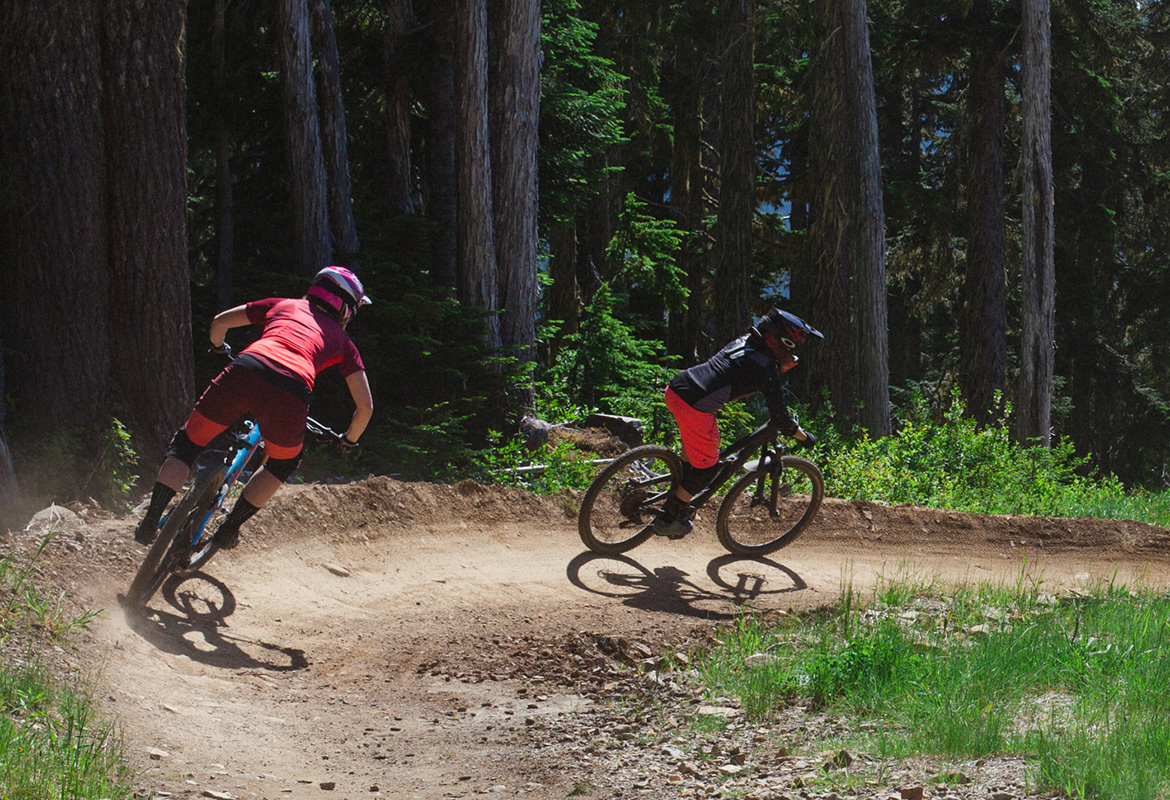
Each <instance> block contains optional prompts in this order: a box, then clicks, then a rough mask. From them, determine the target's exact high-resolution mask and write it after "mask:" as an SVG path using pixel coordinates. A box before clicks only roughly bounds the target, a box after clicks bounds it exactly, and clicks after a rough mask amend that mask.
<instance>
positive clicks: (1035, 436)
mask: <svg viewBox="0 0 1170 800" xmlns="http://www.w3.org/2000/svg"><path fill="white" fill-rule="evenodd" d="M1023 61H1024V64H1023V79H1024V88H1023V92H1022V93H1021V102H1022V106H1023V115H1024V137H1023V150H1024V152H1023V171H1024V196H1023V228H1024V237H1023V238H1024V252H1023V295H1022V296H1023V315H1022V320H1021V327H1022V328H1023V331H1022V337H1021V338H1022V342H1021V346H1020V377H1019V386H1018V389H1017V393H1016V413H1017V415H1018V419H1017V427H1016V435H1017V436H1018V438H1019V440H1020V441H1021V442H1034V443H1037V444H1041V445H1044V446H1048V445H1049V444H1051V442H1052V385H1053V373H1054V365H1055V350H1056V332H1055V325H1056V278H1055V274H1054V258H1053V243H1054V233H1055V224H1054V216H1053V186H1052V122H1051V107H1052V103H1051V88H1050V85H1051V72H1052V68H1051V44H1050V40H1049V6H1048V0H1024V59H1023Z"/></svg>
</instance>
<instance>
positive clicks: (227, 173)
mask: <svg viewBox="0 0 1170 800" xmlns="http://www.w3.org/2000/svg"><path fill="white" fill-rule="evenodd" d="M226 6H227V0H215V23H214V25H215V28H214V30H213V32H212V37H211V38H212V48H213V49H214V51H215V87H216V95H217V96H218V97H219V98H223V97H226V92H227V24H226V18H225V12H226ZM215 139H216V148H215V219H216V224H215V237H216V241H217V244H218V248H217V249H218V257H217V267H216V289H217V293H216V306H217V308H218V309H219V310H220V311H222V310H224V309H227V308H231V307H232V283H233V281H234V275H233V273H234V272H235V249H236V235H235V231H236V217H235V209H234V208H233V205H234V200H233V196H232V164H231V156H232V139H231V131H230V130H229V129H228V124H227V114H226V113H225V112H224V109H223V108H222V107H217V108H216V110H215Z"/></svg>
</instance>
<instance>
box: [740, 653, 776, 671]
mask: <svg viewBox="0 0 1170 800" xmlns="http://www.w3.org/2000/svg"><path fill="white" fill-rule="evenodd" d="M778 660H779V659H777V658H776V656H774V655H771V654H770V653H752V654H751V655H750V656H748V657H747V658H745V659H744V660H743V665H744V666H745V667H747V668H748V669H762V668H764V667H768V666H771V665H772V664H775V663H776V662H777V661H778Z"/></svg>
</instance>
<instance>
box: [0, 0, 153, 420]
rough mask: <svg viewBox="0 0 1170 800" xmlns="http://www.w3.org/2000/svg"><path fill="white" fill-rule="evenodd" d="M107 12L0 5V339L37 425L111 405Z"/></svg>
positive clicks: (17, 412)
mask: <svg viewBox="0 0 1170 800" xmlns="http://www.w3.org/2000/svg"><path fill="white" fill-rule="evenodd" d="M102 19H103V6H102V4H101V3H98V2H96V0H91V1H90V2H79V1H78V0H48V2H36V3H34V2H31V1H30V0H22V2H9V3H7V4H6V5H4V6H0V30H3V31H4V34H3V35H0V65H3V66H2V68H0V129H3V131H4V135H3V136H0V172H2V173H3V174H5V176H6V183H7V189H6V191H7V193H8V195H9V197H8V198H7V199H6V200H5V201H4V203H5V206H7V208H6V209H5V213H2V214H0V251H2V252H3V253H4V259H5V261H6V263H7V264H8V265H9V266H7V267H6V268H4V269H0V326H2V333H0V338H2V339H3V341H4V343H5V346H6V347H7V350H6V354H5V366H6V369H7V376H8V380H7V390H8V393H9V395H8V397H9V399H10V400H11V402H12V409H13V411H14V416H13V419H16V418H19V421H20V425H21V426H22V427H28V428H29V429H38V428H39V429H42V430H46V431H47V430H61V429H65V428H70V427H73V426H84V425H91V424H95V423H98V422H100V421H101V418H102V416H103V415H105V414H107V413H108V410H109V407H110V396H109V391H108V389H109V383H108V380H109V372H110V355H109V349H108V348H109V340H108V337H107V334H106V296H107V293H106V287H107V282H108V280H109V276H108V274H107V272H106V254H107V251H108V249H109V247H108V240H107V227H106V212H105V201H106V198H107V196H108V194H109V192H108V190H107V184H106V172H105V167H104V150H103V142H104V131H103V128H102V118H101V96H100V95H101V90H102V75H101V63H100V57H101V43H100V31H101V24H102ZM18 211H19V213H16V212H18ZM14 265H19V269H17V268H15V266H14ZM151 385H154V382H153V381H152V382H151Z"/></svg>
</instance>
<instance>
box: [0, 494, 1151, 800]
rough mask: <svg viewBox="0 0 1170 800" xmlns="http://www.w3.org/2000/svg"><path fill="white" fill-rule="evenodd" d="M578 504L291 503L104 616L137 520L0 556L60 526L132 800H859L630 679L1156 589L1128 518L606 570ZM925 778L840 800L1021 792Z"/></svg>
mask: <svg viewBox="0 0 1170 800" xmlns="http://www.w3.org/2000/svg"><path fill="white" fill-rule="evenodd" d="M575 510H576V506H575V499H574V498H573V497H572V496H570V495H565V496H563V497H553V498H542V497H535V496H532V495H529V494H526V493H524V492H520V491H516V490H504V489H497V488H491V489H488V488H484V487H480V486H477V485H475V484H471V483H465V484H460V485H458V486H436V485H431V484H416V483H401V482H397V481H393V480H389V479H381V478H378V479H370V480H367V481H361V482H358V483H353V484H347V485H338V486H301V487H289V488H288V489H286V490H284V491H283V492H282V493H281V494H280V495H278V496H277V498H276V499H275V500H274V501H273V503H272V504H270V506H269V507H268V508H266V509H265V510H264V511H263V512H262V513H261V514H260V515H259V516H258V517H257V518H256V519H255V520H254V521H253V522H252V523H251V524H250V526H249V527H248V528H246V529H245V538H244V541H243V542H242V544H241V545H240V547H239V548H238V549H236V550H235V551H232V552H229V553H221V554H220V555H218V556H217V557H216V559H215V560H214V561H213V562H212V563H211V564H210V565H209V567H208V568H207V570H206V572H205V573H204V574H200V575H198V576H196V577H194V578H191V579H189V580H187V581H184V582H183V583H181V584H179V585H177V586H170V587H168V588H167V590H166V591H165V592H164V593H163V594H162V595H161V596H160V597H158V598H156V599H155V600H154V601H153V602H152V603H151V609H152V611H151V613H150V614H149V615H148V616H147V617H146V618H143V619H128V618H127V617H126V616H125V615H124V614H123V613H122V611H121V609H120V606H119V604H118V594H119V593H120V592H122V591H124V590H125V587H126V586H127V585H128V583H129V580H130V578H131V576H132V573H133V569H134V568H135V566H136V564H137V560H138V558H139V557H140V555H141V552H142V551H141V550H140V549H139V548H138V547H137V546H136V545H135V544H134V543H133V542H132V540H131V536H132V530H133V524H134V521H135V520H134V519H132V518H125V519H115V518H107V517H106V516H104V515H102V514H101V513H100V512H96V511H87V512H85V513H84V514H83V515H82V516H78V515H75V514H73V513H71V512H68V511H63V510H60V509H57V510H55V511H52V512H51V513H50V512H43V513H42V514H41V515H38V517H37V518H36V519H34V521H33V522H32V523H31V524H30V526H29V528H28V529H27V530H23V531H16V532H10V533H9V534H8V536H7V540H6V543H5V551H12V550H28V549H30V548H32V547H34V546H35V545H36V544H37V543H38V542H39V541H40V540H41V538H42V536H43V533H44V532H45V531H46V530H47V529H48V528H49V527H52V528H53V529H54V530H55V531H56V532H57V534H56V536H55V538H54V539H53V541H52V542H51V543H50V545H49V547H48V548H47V550H46V553H45V555H44V556H42V559H43V561H42V564H43V566H42V572H43V580H45V581H47V582H48V583H49V584H50V585H54V586H59V587H60V588H61V589H62V590H63V591H64V592H65V593H66V596H67V598H68V600H69V602H70V603H72V604H74V607H75V608H103V609H105V611H104V614H103V617H102V619H101V620H100V621H99V622H98V623H97V624H95V625H94V626H93V627H92V629H91V630H89V631H88V632H85V633H83V634H82V635H81V636H80V638H78V639H77V640H76V643H75V644H74V645H72V646H71V649H67V650H63V651H60V652H58V653H57V657H58V658H60V659H61V661H62V663H68V664H76V665H79V666H80V667H81V668H82V669H84V670H85V672H86V673H87V674H90V675H92V676H94V678H95V680H96V681H97V682H98V685H99V686H100V687H101V689H100V693H99V696H101V697H102V698H103V700H104V705H105V710H106V711H107V712H109V713H111V714H113V715H116V718H117V719H118V721H119V723H120V724H121V726H122V729H123V730H124V732H125V735H126V740H127V743H128V745H129V750H130V754H131V757H132V758H133V759H134V761H135V763H136V764H138V765H140V766H141V768H142V776H141V781H140V784H141V786H142V787H143V789H144V790H151V791H155V792H158V793H159V796H171V797H176V798H196V797H213V798H214V797H219V798H241V799H244V798H248V799H253V800H258V799H259V798H265V799H266V800H276V798H297V799H299V798H329V800H342V799H343V798H351V799H356V798H377V797H383V798H425V799H427V800H430V799H431V798H436V799H437V798H454V797H470V796H473V795H477V794H481V793H486V794H490V795H495V796H500V797H521V796H523V797H532V798H563V797H566V796H570V795H572V796H579V797H593V798H608V797H676V796H682V797H686V796H690V797H705V796H715V793H717V792H720V791H723V790H734V791H735V792H737V793H739V794H740V795H741V796H749V797H759V798H765V797H768V798H771V797H777V798H778V797H785V796H789V795H787V794H785V792H786V791H791V796H792V797H797V796H809V797H826V798H828V797H831V796H832V793H835V792H837V791H841V792H842V795H839V796H848V795H845V794H844V791H843V790H841V789H839V788H838V789H834V787H833V786H832V785H831V781H830V782H828V783H826V782H825V780H824V772H823V770H821V768H820V767H819V763H818V762H817V760H816V759H815V758H812V759H811V760H801V759H800V758H794V757H790V758H786V757H784V755H783V752H782V751H783V750H784V749H785V748H787V749H790V750H791V751H792V752H796V753H799V752H800V751H801V742H802V741H807V736H808V731H809V730H810V729H817V730H821V729H832V726H833V724H834V722H833V721H832V720H823V719H812V718H809V719H803V718H802V719H799V720H794V719H793V718H788V719H780V720H777V721H775V723H774V724H773V725H770V726H767V728H766V729H763V728H761V727H760V726H756V725H749V724H747V723H746V722H745V721H743V720H739V719H738V718H737V717H736V712H735V710H734V709H733V708H730V707H726V706H720V707H719V708H716V709H714V710H712V709H711V708H705V709H703V710H702V711H701V712H700V708H701V707H702V706H703V705H704V704H706V705H710V700H709V699H703V698H701V697H697V696H695V695H694V693H693V690H692V689H690V688H688V687H687V686H686V685H685V681H680V680H676V678H677V677H679V676H677V675H670V674H659V673H656V672H651V673H650V674H649V676H648V677H647V676H642V677H638V675H637V674H636V672H635V671H633V670H628V669H625V668H624V665H625V664H628V663H630V662H637V663H639V664H641V665H643V666H644V667H646V668H648V669H652V668H653V667H654V666H656V664H657V662H658V660H659V658H660V656H661V655H662V654H663V653H665V652H682V653H684V654H685V653H687V652H688V651H691V650H693V649H694V648H697V647H701V646H703V644H705V643H706V642H708V641H710V639H711V637H712V635H713V632H714V631H715V630H716V628H717V626H719V625H721V624H728V622H729V621H730V620H733V619H734V616H735V614H736V613H737V611H738V610H741V609H743V608H752V609H756V610H758V611H760V612H764V613H767V612H769V611H772V612H774V613H783V612H785V611H787V610H788V609H799V608H809V607H816V606H819V605H822V604H826V603H832V602H834V601H835V600H836V599H837V598H838V597H839V595H840V591H841V588H842V586H843V585H845V584H846V583H851V584H852V585H853V586H854V587H856V588H858V589H861V590H863V591H864V590H865V589H866V588H867V587H870V586H872V585H873V584H874V583H875V581H878V580H880V579H881V578H882V576H897V575H917V576H920V577H923V578H934V579H944V580H952V579H953V580H968V579H971V580H976V579H977V580H986V579H992V580H995V579H1003V580H1015V579H1017V578H1018V577H1019V576H1020V575H1021V574H1025V573H1026V574H1027V575H1028V576H1029V579H1030V580H1043V581H1045V582H1046V583H1047V584H1048V585H1050V586H1051V587H1052V588H1053V590H1058V589H1075V588H1076V587H1078V586H1086V585H1089V584H1092V583H1094V582H1097V581H1100V580H1108V579H1111V578H1114V577H1115V576H1116V577H1118V578H1120V579H1122V580H1126V581H1133V580H1147V581H1152V582H1163V581H1164V579H1165V578H1166V576H1167V575H1170V572H1168V571H1167V569H1166V567H1167V564H1168V563H1170V533H1168V532H1167V531H1165V530H1162V529H1159V528H1153V527H1150V526H1146V525H1140V524H1137V523H1125V522H1112V521H1108V522H1107V521H1099V520H1063V519H1034V518H1025V517H990V516H981V515H964V514H955V513H947V512H934V511H928V510H925V509H918V508H885V507H882V506H878V505H874V504H861V503H846V502H840V501H829V502H828V503H827V504H826V507H825V509H824V510H823V512H822V514H821V516H820V518H819V520H818V522H817V523H816V525H815V526H814V528H813V529H812V530H811V531H810V532H809V533H808V534H806V536H805V537H804V538H802V539H801V540H800V541H798V542H797V543H796V544H795V545H793V546H792V547H790V548H788V549H786V550H782V551H780V552H779V553H777V554H775V555H774V556H772V557H771V558H768V559H764V560H758V561H752V560H746V559H740V558H736V557H733V556H729V555H728V554H726V553H725V552H723V551H722V550H721V549H720V548H719V545H718V543H717V541H716V539H715V536H714V532H713V530H712V527H711V520H710V518H708V519H707V520H702V519H700V522H699V524H698V525H697V528H696V531H695V532H694V533H693V534H691V535H690V536H689V537H687V538H686V539H684V540H681V541H679V542H664V541H652V542H649V543H647V544H646V545H644V546H642V547H641V548H638V549H636V550H634V551H632V552H631V553H630V554H628V556H627V557H624V558H616V559H613V558H600V557H595V556H593V555H592V554H589V553H587V552H583V548H582V546H581V543H580V541H579V540H578V538H577V535H576V528H575V521H574V519H573V516H572V515H573V513H575ZM708 516H709V517H710V515H708ZM615 698H617V699H624V700H626V702H625V703H623V704H621V705H620V706H617V707H615V706H614V705H613V703H614V700H615ZM651 707H654V708H657V709H660V710H661V709H662V708H667V712H666V715H665V716H662V715H661V714H660V713H658V712H656V713H655V714H653V715H652V714H649V712H648V710H647V709H649V708H651ZM672 708H673V709H675V710H674V711H671V710H670V709H672ZM700 713H703V714H710V713H718V714H725V715H730V718H731V719H732V723H731V726H730V729H729V730H728V731H726V732H724V733H723V734H720V737H721V738H719V739H718V740H711V739H710V738H708V739H705V740H703V741H702V742H700V743H698V744H694V743H692V744H688V743H687V741H686V737H677V738H673V737H671V736H670V735H669V733H667V734H665V735H663V736H659V737H657V738H656V737H655V736H654V734H655V733H662V731H656V730H654V728H655V727H656V726H657V727H661V726H662V725H667V726H668V727H670V726H671V725H672V724H676V727H677V728H678V730H679V731H680V732H681V731H683V730H685V729H687V728H688V726H689V724H690V721H691V720H693V719H694V718H695V717H696V716H697V715H699V714H700ZM672 714H673V716H672ZM671 720H673V721H674V722H673V723H672V722H671ZM826 726H827V727H826ZM822 732H823V731H822ZM712 746H713V747H714V749H713V750H712ZM697 747H700V748H701V749H695V748H697ZM858 758H859V761H858V764H859V765H860V764H862V763H864V756H863V754H859V755H858ZM735 767H739V769H738V770H736V769H733V768H735ZM853 769H857V767H853ZM931 769H937V765H932V764H921V765H902V766H901V767H899V769H898V770H894V771H890V770H889V769H887V770H886V771H885V772H886V775H887V778H886V785H872V784H865V785H863V786H861V787H860V788H857V789H855V790H854V794H853V796H859V797H882V798H885V797H890V796H899V791H900V787H902V788H904V785H910V784H915V783H917V784H918V785H923V786H925V792H926V796H928V797H930V796H938V797H943V796H947V795H948V794H949V795H950V796H952V797H990V796H992V795H993V794H994V792H995V791H999V792H1000V793H1001V794H1006V795H1018V794H1019V793H1020V792H1022V789H1021V788H1020V784H1019V775H1020V773H1021V765H1020V764H1013V763H1004V764H1000V765H983V766H980V767H974V766H972V767H969V768H968V771H969V772H970V773H971V775H970V776H969V777H970V779H971V780H970V783H967V784H956V785H952V786H948V787H944V788H939V789H937V790H936V788H934V787H933V786H932V785H931V784H930V783H929V782H928V781H925V780H924V776H925V775H927V774H929V771H930V770H931ZM721 770H722V771H721ZM802 770H805V771H806V772H807V771H811V772H813V773H815V774H816V775H818V776H819V777H818V780H819V782H810V780H806V779H802V778H801V776H802V774H804V773H802ZM1013 776H1015V777H1013ZM1013 781H1015V782H1014V783H1013ZM728 782H730V783H728ZM800 785H804V786H805V788H804V789H799V788H797V787H799V786H800ZM784 787H787V789H785V788H784ZM911 788H913V786H911ZM891 792H892V793H893V794H891Z"/></svg>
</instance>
